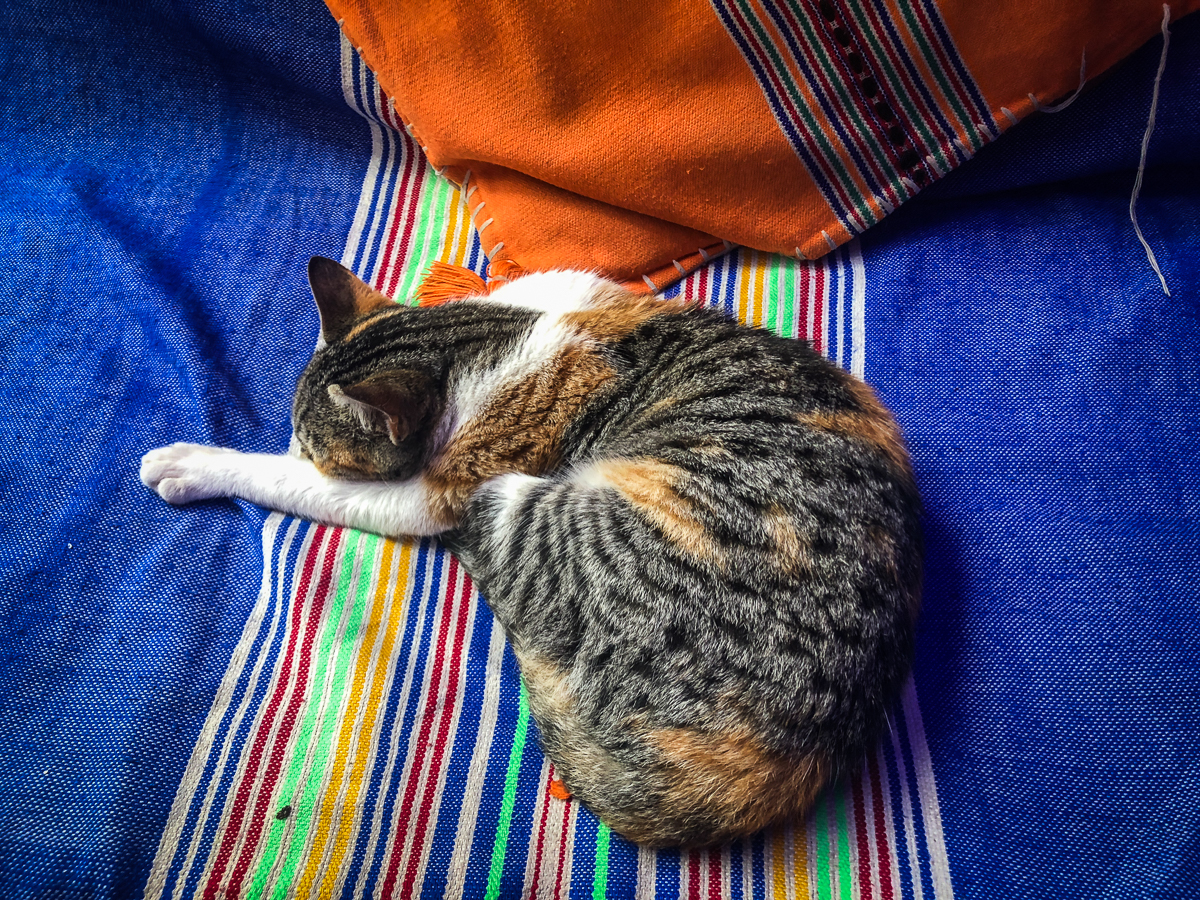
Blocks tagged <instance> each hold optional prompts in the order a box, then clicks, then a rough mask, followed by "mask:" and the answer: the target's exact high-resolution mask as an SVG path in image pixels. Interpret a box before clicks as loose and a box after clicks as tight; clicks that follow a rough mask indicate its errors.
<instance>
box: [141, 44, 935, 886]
mask: <svg viewBox="0 0 1200 900" xmlns="http://www.w3.org/2000/svg"><path fill="white" fill-rule="evenodd" d="M342 76H343V87H344V91H345V97H346V101H347V102H348V103H349V104H350V105H351V106H352V107H353V108H354V109H355V110H357V111H358V112H359V113H360V114H361V115H362V116H363V117H365V118H366V119H367V121H368V122H369V123H370V131H371V136H372V141H373V156H372V161H371V165H370V167H369V170H368V172H367V175H366V178H365V181H364V183H363V189H362V194H361V198H360V201H359V206H358V209H357V211H356V215H355V217H354V221H353V227H352V229H351V231H350V234H349V235H348V237H347V240H346V248H345V253H344V256H343V262H344V263H345V264H346V265H348V266H351V267H353V268H354V269H356V270H357V271H358V272H359V273H360V274H361V275H362V276H363V277H364V278H366V279H367V280H368V281H370V282H372V283H373V284H374V285H376V286H377V287H378V288H379V289H380V290H383V291H385V292H387V293H389V294H395V295H397V296H401V297H403V296H408V295H409V294H411V292H412V290H413V288H414V287H415V285H416V282H417V280H418V279H419V278H420V276H421V274H422V273H423V272H424V271H425V270H426V269H427V268H428V266H429V265H430V263H432V262H433V261H434V260H441V261H444V262H450V263H455V264H459V265H465V266H469V267H471V268H473V269H475V270H476V271H478V272H480V273H481V274H486V270H487V264H488V260H487V258H486V256H484V254H483V253H482V251H481V249H480V242H479V238H478V235H477V233H476V232H475V230H474V228H473V226H472V224H471V215H470V210H469V209H468V206H467V202H466V199H465V198H464V197H463V196H461V195H460V193H459V191H458V190H456V189H455V188H454V187H453V186H452V185H451V184H450V183H449V182H447V181H446V180H445V179H443V178H441V177H440V176H439V175H438V174H437V173H436V172H435V171H434V170H433V169H432V168H431V167H430V165H429V164H428V163H427V161H426V160H425V158H424V156H423V155H422V153H421V151H420V149H419V148H418V147H417V145H416V143H415V142H414V141H413V140H412V138H411V137H410V136H409V135H407V134H405V133H404V132H403V130H402V129H400V128H399V127H398V122H397V120H396V118H395V117H394V115H393V113H392V112H391V110H390V109H389V104H388V102H387V100H386V98H385V97H384V96H383V94H382V93H381V91H380V90H379V88H378V86H377V85H376V83H375V81H374V79H373V77H372V75H371V74H370V72H369V71H367V69H366V68H365V67H364V66H363V65H362V64H361V63H360V61H359V60H358V58H357V56H356V54H355V53H354V52H353V50H352V49H351V48H350V46H349V45H348V44H346V43H345V42H344V41H343V47H342ZM866 291H867V276H866V272H865V271H864V268H863V262H862V256H861V254H860V252H859V249H858V245H857V242H851V243H849V244H847V245H846V246H844V247H843V248H841V249H839V250H838V251H836V252H834V253H832V254H831V255H829V256H827V257H826V258H825V259H824V260H822V261H820V262H811V263H810V262H797V261H796V260H793V259H788V258H784V257H779V256H771V255H767V254H762V253H756V252H753V251H741V250H734V251H732V252H730V253H728V254H727V255H725V256H723V257H722V258H720V259H717V260H714V261H713V262H712V263H711V264H710V265H708V266H707V267H705V268H703V269H702V270H700V271H699V272H696V273H694V274H692V275H690V276H689V277H687V278H686V279H685V280H683V281H682V282H680V283H678V284H677V285H675V286H674V287H672V288H671V289H670V291H669V293H670V294H671V295H678V296H683V297H686V298H688V299H691V300H695V301H697V302H703V303H705V304H709V305H712V306H716V307H719V308H721V309H724V310H725V311H726V312H728V313H729V314H730V315H734V316H737V317H738V318H740V319H741V320H743V321H746V322H752V323H754V324H756V325H762V326H765V327H767V328H770V329H772V330H775V331H776V332H778V333H780V334H782V335H785V336H789V337H795V338H797V339H804V340H810V341H812V342H813V344H814V346H815V347H816V348H817V349H818V350H819V351H820V352H822V353H824V354H825V355H827V356H828V357H830V358H831V359H834V360H836V361H837V362H838V363H839V364H841V365H843V366H845V367H847V368H849V369H851V370H852V371H854V372H855V373H857V374H859V375H863V374H864V373H866V372H868V371H869V367H868V360H867V358H866V327H867V326H866V322H865V320H864V318H865V317H864V313H865V297H866ZM262 552H263V575H262V586H261V590H260V593H259V596H258V600H257V604H256V605H255V607H254V609H253V612H252V614H251V616H250V618H249V620H248V622H247V623H246V626H245V630H244V632H243V634H242V636H241V640H240V642H239V643H238V645H237V648H236V650H235V652H234V653H233V656H232V659H231V661H230V664H229V668H228V670H227V672H226V674H225V676H224V680H223V681H222V683H221V686H220V689H219V690H218V692H217V695H216V699H215V701H214V703H213V706H212V708H211V710H210V712H209V715H208V718H207V721H206V723H205V725H204V728H203V730H202V731H201V734H200V737H199V740H198V742H197V744H196V747H195V750H194V752H193V754H192V756H191V759H190V761H189V763H188V766H187V769H186V771H185V774H184V777H183V780H182V782H181V784H180V786H179V790H178V793H177V795H176V797H175V801H174V804H173V807H172V809H171V813H170V816H169V819H168V821H167V825H166V828H165V830H164V832H163V836H162V840H161V843H160V845H159V849H158V853H157V856H156V858H155V862H154V865H153V868H152V870H151V874H150V877H149V880H148V882H147V885H146V897H147V898H151V900H158V898H165V897H172V898H174V897H203V898H217V897H221V898H233V897H254V898H259V897H270V898H284V897H321V898H334V897H337V898H344V900H349V898H359V897H364V898H365V897H379V898H390V897H414V896H418V895H420V896H430V897H468V898H488V900H491V898H501V897H505V898H509V897H511V898H518V897H531V898H532V897H593V898H601V897H614V898H615V897H639V898H641V897H645V898H649V897H675V896H678V897H680V898H701V897H704V898H723V897H733V898H742V897H745V898H751V897H775V898H809V897H812V898H839V900H849V898H879V900H890V898H916V900H922V898H934V900H943V898H949V897H951V896H952V890H951V885H950V875H949V863H948V860H947V856H946V849H945V844H944V841H943V835H942V825H941V816H940V812H939V808H938V800H937V788H936V784H935V779H934V774H933V770H932V767H931V763H930V756H929V751H928V749H927V746H926V741H925V735H924V731H923V728H922V723H921V713H920V708H919V705H918V701H917V696H916V692H915V689H914V687H913V684H912V682H911V681H910V682H909V684H908V686H907V687H906V689H905V691H904V695H903V698H902V703H901V704H900V705H899V707H898V708H897V709H896V711H895V714H894V716H893V720H892V726H893V727H892V729H891V733H890V735H889V736H888V738H887V739H885V740H884V741H883V742H882V744H881V746H879V747H878V749H877V750H876V751H875V752H874V753H873V754H871V755H870V756H869V757H868V758H867V759H866V760H865V761H864V766H863V768H862V771H861V774H860V776H859V777H857V778H855V779H854V780H853V781H851V782H849V783H843V784H839V785H837V786H836V787H835V788H833V789H831V790H829V791H827V792H826V793H825V795H824V796H823V798H822V799H821V800H820V802H819V803H818V804H817V807H816V809H815V810H814V811H813V813H812V815H811V816H810V817H809V818H808V819H807V821H805V822H802V823H799V822H798V823H796V824H795V825H793V826H792V827H788V828H783V829H779V830H776V831H772V832H770V833H766V834H763V835H760V836H758V837H756V838H755V839H753V840H750V841H746V842H743V843H740V844H735V845H732V846H728V847H723V848H720V849H714V850H707V851H702V852H661V851H660V852H655V851H649V850H639V848H638V847H636V846H635V845H633V844H630V843H628V842H627V841H625V840H623V839H622V838H620V837H618V836H616V835H613V834H611V833H610V832H609V830H608V829H607V828H605V827H604V826H603V825H602V824H600V823H599V822H598V821H597V820H596V819H595V817H593V816H592V815H591V814H590V813H589V812H588V811H587V810H586V809H584V808H582V807H580V806H579V805H578V804H577V803H574V802H569V801H568V802H564V801H561V800H558V799H555V798H553V797H552V796H551V795H550V793H549V784H550V781H551V779H552V778H553V776H554V771H553V767H552V766H551V765H550V764H549V763H548V762H547V760H546V759H545V758H544V757H543V755H542V753H541V751H540V750H539V749H538V745H537V739H536V729H535V727H534V726H533V724H532V723H531V720H530V717H529V709H528V706H527V705H526V702H525V698H524V696H523V693H522V689H521V686H520V680H519V678H518V674H517V669H516V665H515V661H514V659H513V657H512V654H511V652H510V651H509V650H508V649H507V647H506V645H505V642H504V637H503V634H502V631H501V629H500V628H499V626H497V625H496V624H495V622H494V620H493V618H492V615H491V612H490V611H489V609H488V608H487V605H486V604H485V603H484V602H482V599H481V598H480V596H479V594H478V592H477V591H476V590H475V589H474V587H473V585H472V583H471V579H470V577H469V576H468V575H467V573H466V572H465V571H464V570H463V569H462V567H461V566H459V564H458V562H457V560H456V559H455V558H454V557H453V556H451V555H450V554H449V553H447V552H446V551H445V550H443V549H442V548H441V547H440V546H439V545H438V544H437V542H436V541H432V540H425V541H421V542H420V543H416V544H408V543H397V542H395V541H392V540H388V539H384V538H379V537H376V536H374V535H368V534H362V533H359V532H356V531H353V530H349V529H336V528H327V527H324V526H319V525H313V524H309V523H305V522H301V521H298V520H295V519H291V518H287V517H283V516H281V515H279V514H273V515H271V516H270V517H269V518H268V519H267V521H266V524H265V526H264V528H263V533H262Z"/></svg>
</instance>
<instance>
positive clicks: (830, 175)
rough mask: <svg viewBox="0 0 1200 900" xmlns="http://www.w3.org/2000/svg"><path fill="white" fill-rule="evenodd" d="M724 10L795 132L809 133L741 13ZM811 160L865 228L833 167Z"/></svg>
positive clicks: (821, 158) (819, 157)
mask: <svg viewBox="0 0 1200 900" xmlns="http://www.w3.org/2000/svg"><path fill="white" fill-rule="evenodd" d="M725 9H726V10H727V11H728V12H729V13H730V15H732V16H734V17H735V18H736V19H737V20H738V23H739V25H740V26H741V29H742V36H743V37H744V38H745V39H746V43H747V44H749V45H750V46H751V47H753V48H754V49H755V51H756V52H757V55H758V63H759V65H760V66H762V70H763V72H765V73H766V74H767V77H768V78H770V80H771V83H772V85H774V87H775V91H776V96H778V97H779V102H780V103H781V104H783V105H784V106H786V107H787V113H788V116H789V117H790V118H791V120H792V124H793V125H794V126H795V128H796V130H797V131H801V132H805V133H811V132H810V130H809V128H808V126H807V125H805V124H804V120H803V119H802V118H801V117H800V113H799V111H798V110H797V109H796V107H795V105H794V104H793V103H792V100H791V98H790V97H789V96H788V95H787V91H785V90H784V88H783V83H782V82H781V81H780V80H779V75H778V73H776V71H775V67H774V63H773V62H772V61H771V59H770V56H769V55H768V54H767V53H766V52H765V51H764V50H763V48H762V44H761V42H760V41H759V40H758V37H757V35H755V33H754V30H753V29H752V28H750V26H749V24H748V23H747V22H746V19H745V18H744V17H743V16H742V13H741V11H740V10H739V9H738V8H737V5H736V4H734V3H729V4H727V5H726V6H725ZM813 159H814V160H815V161H816V162H817V164H818V165H819V166H820V167H821V168H822V169H823V170H824V174H825V177H826V178H827V179H828V181H829V186H830V187H831V188H832V189H833V191H834V192H835V193H837V194H838V195H839V199H840V201H841V203H842V205H843V206H844V207H845V209H846V211H847V214H848V215H850V216H852V217H854V219H855V220H856V221H857V222H858V224H859V225H861V226H863V227H864V228H865V227H866V226H867V224H868V223H866V222H864V221H863V219H862V217H861V214H860V213H859V211H858V209H857V208H856V207H855V205H854V202H853V200H851V198H850V195H849V194H847V193H846V192H845V190H843V189H842V187H841V185H840V183H839V176H838V175H837V173H836V172H835V171H834V169H833V167H832V166H830V165H829V163H828V162H827V161H826V159H825V154H824V153H823V152H821V151H816V152H814V153H813ZM847 178H849V175H847ZM850 181H851V182H853V179H852V178H851V179H850ZM855 190H858V187H857V185H855Z"/></svg>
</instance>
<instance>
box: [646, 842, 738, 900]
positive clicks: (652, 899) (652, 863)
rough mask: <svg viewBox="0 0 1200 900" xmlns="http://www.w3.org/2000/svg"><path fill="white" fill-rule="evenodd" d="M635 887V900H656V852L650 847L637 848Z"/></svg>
mask: <svg viewBox="0 0 1200 900" xmlns="http://www.w3.org/2000/svg"><path fill="white" fill-rule="evenodd" d="M637 851H638V855H637V861H638V863H637V886H636V887H635V888H634V894H633V896H634V897H635V898H636V900H656V898H657V897H658V894H657V892H656V890H655V888H656V887H657V886H658V852H657V851H656V850H654V849H652V848H650V847H640V846H639V847H638V848H637ZM746 896H749V894H747V895H746Z"/></svg>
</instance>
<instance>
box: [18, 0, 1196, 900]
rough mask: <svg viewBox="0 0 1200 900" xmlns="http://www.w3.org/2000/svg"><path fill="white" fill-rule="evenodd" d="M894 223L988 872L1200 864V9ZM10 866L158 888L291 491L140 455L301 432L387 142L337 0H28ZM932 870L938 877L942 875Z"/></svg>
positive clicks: (1089, 890) (1065, 876) (927, 709)
mask: <svg viewBox="0 0 1200 900" xmlns="http://www.w3.org/2000/svg"><path fill="white" fill-rule="evenodd" d="M1173 28H1174V36H1173V40H1172V50H1171V58H1170V61H1169V63H1168V67H1167V73H1166V76H1165V78H1164V82H1163V88H1162V105H1161V107H1160V110H1159V125H1158V131H1157V132H1156V134H1155V139H1154V142H1153V144H1152V147H1151V154H1150V160H1151V169H1150V171H1149V173H1148V175H1147V181H1146V188H1145V190H1144V192H1143V196H1142V200H1141V202H1140V204H1139V215H1140V220H1141V222H1142V224H1143V228H1144V230H1145V232H1146V235H1147V237H1148V239H1149V240H1150V241H1151V243H1152V244H1153V245H1154V247H1155V250H1156V252H1157V253H1158V256H1159V259H1160V261H1161V262H1162V264H1163V269H1164V271H1165V273H1166V276H1167V279H1168V281H1169V283H1170V284H1171V287H1172V290H1173V292H1174V296H1173V297H1172V298H1170V299H1168V298H1165V297H1164V296H1163V295H1162V293H1161V291H1160V290H1159V288H1158V284H1157V280H1156V278H1155V277H1154V275H1153V273H1152V272H1151V271H1150V269H1149V267H1148V265H1147V263H1146V260H1145V255H1144V253H1143V251H1142V249H1141V247H1140V246H1139V245H1138V243H1137V241H1136V238H1135V236H1134V234H1133V230H1132V226H1131V225H1130V224H1129V220H1128V210H1127V205H1128V196H1129V190H1130V188H1131V186H1132V180H1133V168H1134V166H1135V165H1136V161H1137V154H1138V149H1139V145H1140V141H1141V135H1142V130H1143V128H1144V125H1145V116H1146V113H1147V111H1148V106H1149V95H1150V88H1151V82H1152V79H1153V74H1154V69H1155V66H1156V64H1157V60H1158V43H1157V42H1155V43H1153V44H1151V45H1150V46H1148V47H1147V48H1145V49H1144V50H1143V51H1142V52H1140V53H1139V54H1138V55H1137V56H1136V57H1135V58H1133V59H1131V60H1129V61H1128V62H1127V63H1125V64H1124V65H1122V66H1121V67H1119V68H1118V69H1117V70H1116V71H1114V72H1113V73H1112V74H1110V75H1108V76H1107V77H1105V78H1103V79H1102V80H1101V81H1100V83H1099V84H1097V85H1096V86H1095V87H1094V88H1092V89H1091V90H1090V91H1089V92H1088V93H1086V94H1085V95H1084V96H1083V97H1081V98H1080V99H1079V100H1078V101H1077V102H1076V103H1075V104H1074V105H1073V106H1072V107H1070V108H1069V109H1067V110H1066V111H1064V112H1062V113H1060V114H1058V115H1056V116H1039V117H1034V119H1032V120H1031V121H1029V122H1027V123H1023V124H1022V125H1021V126H1020V127H1019V128H1017V129H1016V130H1015V131H1014V132H1012V133H1011V134H1009V135H1007V136H1005V138H1004V139H1003V140H1001V141H1000V142H999V143H998V144H997V145H995V146H993V147H990V148H988V149H986V150H984V151H983V152H982V153H981V154H980V156H979V158H978V159H977V160H974V161H973V162H971V163H970V164H968V165H967V166H966V167H965V168H964V169H962V170H961V171H959V172H957V173H954V174H953V175H951V176H950V177H948V178H947V179H946V180H945V181H943V182H941V183H940V184H938V185H936V186H934V187H933V188H931V189H929V190H927V191H926V192H925V193H924V194H923V195H922V196H921V197H919V198H918V199H917V200H916V201H914V202H912V203H911V204H909V205H908V206H906V207H904V208H902V209H901V210H900V211H898V212H897V213H896V214H895V215H894V216H892V217H891V218H889V219H888V220H887V221H885V222H884V223H883V224H882V225H881V226H879V227H878V228H876V229H875V230H873V231H871V232H869V233H868V234H867V235H866V236H865V237H864V238H863V252H864V258H865V264H866V272H867V284H868V292H867V322H868V328H867V340H868V345H867V362H866V365H867V376H868V379H869V380H871V381H872V382H873V383H875V384H876V385H877V386H878V388H879V390H880V392H881V394H882V395H883V397H884V399H885V400H886V401H887V402H888V403H889V404H890V405H892V406H893V407H894V409H895V410H896V412H897V415H898V417H899V419H900V421H901V424H902V426H903V427H904V429H905V431H906V434H907V435H908V438H909V441H910V444H911V447H912V451H913V455H914V459H915V464H916V467H917V474H918V478H919V480H920V483H921V486H922V489H923V491H924V495H925V499H926V504H927V512H928V515H927V528H928V546H929V561H928V577H927V587H926V602H925V614H924V619H923V624H922V626H921V634H920V644H919V650H918V660H917V681H918V689H919V695H920V698H921V703H922V708H923V712H924V716H925V730H926V733H927V735H928V738H929V742H930V745H931V750H932V753H933V759H934V770H935V773H936V775H937V779H938V790H939V793H940V796H941V801H942V803H941V806H942V815H943V821H944V826H945V830H946V838H947V843H948V849H949V858H950V867H951V874H952V877H953V881H954V888H955V892H956V894H957V895H958V896H961V897H973V898H1011V897H1047V896H1056V897H1080V898H1084V897H1087V898H1092V897H1105V896H1111V897H1114V898H1115V897H1121V898H1125V897H1135V896H1168V895H1169V896H1177V895H1179V894H1180V893H1181V892H1186V891H1187V890H1188V889H1189V888H1191V889H1195V888H1196V887H1198V886H1200V674H1198V673H1200V637H1198V636H1197V630H1196V627H1195V624H1194V622H1195V619H1196V615H1195V612H1194V610H1195V608H1196V606H1197V599H1196V598H1197V597H1200V565H1198V563H1200V521H1198V520H1200V502H1198V501H1200V496H1198V495H1200V461H1198V460H1200V453H1198V451H1200V438H1198V437H1197V435H1198V433H1200V429H1198V427H1197V424H1196V423H1197V419H1198V416H1200V389H1198V387H1197V386H1198V384H1200V333H1198V332H1200V322H1198V321H1197V318H1198V316H1197V310H1198V304H1197V280H1198V279H1197V276H1196V272H1197V268H1198V266H1197V263H1198V261H1200V178H1198V176H1197V168H1196V166H1197V163H1198V162H1200V159H1198V158H1197V157H1198V154H1200V19H1196V18H1193V19H1191V20H1186V21H1184V22H1180V23H1176V24H1175V25H1174V26H1173ZM0 35H2V36H3V49H2V50H0V67H2V68H0V86H2V87H0V197H2V198H3V201H4V202H3V203H0V235H2V236H3V237H2V240H0V317H2V327H0V448H3V453H2V454H0V509H2V510H3V514H2V515H0V896H3V897H5V898H10V897H11V898H18V897H40V896H57V897H128V896H136V895H138V894H140V892H141V888H142V885H143V884H144V881H145V877H146V873H147V871H148V869H149V866H150V862H151V859H152V857H153V854H154V850H155V847H156V846H157V842H158V837H159V833H160V830H161V827H162V824H163V822H164V821H165V819H166V816H167V812H168V810H169V808H170V804H171V800H172V798H173V795H174V792H175V789H176V786H177V784H178V781H179V777H180V775H181V773H182V771H183V767H184V765H185V763H186V760H187V756H188V754H189V752H190V750H191V748H192V745H193V744H194V742H195V739H196V736H197V733H198V731H199V729H200V725H201V723H202V721H203V719H204V716H205V714H206V712H207V710H208V708H209V706H210V704H211V702H212V698H213V693H214V691H215V689H216V686H217V683H218V681H219V679H220V676H221V674H222V673H223V671H224V669H225V667H226V664H227V662H228V658H229V654H230V652H231V650H232V648H233V646H234V644H235V643H236V641H237V638H238V635H239V633H240V630H241V627H242V624H243V622H244V621H245V618H246V615H247V613H248V611H249V608H250V605H251V603H252V600H253V597H254V594H255V592H256V591H257V587H258V581H259V577H260V565H261V562H260V547H259V540H260V536H259V531H260V523H261V518H262V514H261V513H260V512H259V511H258V510H256V509H254V508H252V507H249V506H241V505H235V504H232V503H210V504H203V505H201V506H198V507H196V508H195V509H193V510H191V511H190V512H189V513H188V515H186V516H183V515H179V514H177V513H175V512H174V511H172V510H171V509H170V508H168V507H167V506H165V505H164V504H163V503H161V501H159V500H158V499H157V498H156V497H154V496H153V495H152V494H150V493H149V492H148V491H146V490H145V489H144V488H143V487H142V486H141V485H140V484H139V483H138V481H137V478H136V471H137V464H138V460H139V459H140V456H141V454H142V453H143V452H145V450H147V449H149V448H151V447H154V446H158V445H160V444H164V443H168V442H170V441H174V440H179V439H187V440H202V441H210V442H213V443H219V444H226V445H231V446H236V447H241V448H244V449H258V450H280V449H282V448H283V447H284V446H285V444H286V440H287V431H288V429H287V415H288V407H289V402H290V395H291V389H292V385H293V379H294V375H295V374H296V373H297V372H298V371H299V369H300V367H301V366H302V365H303V363H304V362H305V360H306V359H307V357H308V354H309V352H310V350H311V348H312V345H313V342H314V340H315V336H316V317H315V314H314V312H313V310H312V308H311V304H310V301H309V300H308V298H307V290H306V288H305V286H304V281H303V272H304V262H305V261H306V260H307V258H308V257H309V256H310V255H311V254H313V253H320V254H323V255H327V256H333V257H337V256H339V255H340V253H341V249H342V245H343V242H344V240H345V235H346V233H347V231H348V230H349V226H350V218H351V216H352V215H353V212H354V208H355V203H356V201H357V198H358V192H359V187H360V185H361V180H362V176H363V173H364V171H365V169H366V166H367V163H368V154H369V147H370V145H369V139H368V135H367V131H366V126H365V125H364V124H363V123H362V122H361V120H359V119H357V118H356V117H355V116H354V115H353V113H351V112H350V110H349V109H348V107H347V106H346V105H345V103H344V102H343V100H342V96H341V88H340V85H339V81H338V78H339V73H338V39H337V33H336V28H335V26H334V23H333V22H332V20H331V18H330V17H329V15H328V13H327V11H326V10H325V8H324V7H323V6H322V5H321V4H320V3H318V2H316V0H313V2H304V3H286V2H275V0H267V2H255V3H244V4H235V3H233V2H218V0H210V2H206V3H199V2H193V3H189V4H188V5H187V7H186V8H183V7H182V5H176V4H173V3H170V2H167V0H158V2H148V3H143V4H140V5H139V6H137V7H136V8H134V7H133V6H131V5H130V4H124V3H116V2H112V3H100V2H87V0H71V2H67V3H65V4H64V3H58V4H50V3H46V2H37V0H10V2H9V3H7V4H4V5H3V7H0ZM931 891H932V886H930V888H929V890H928V891H927V892H926V894H925V896H926V897H931V896H932V893H931Z"/></svg>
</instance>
